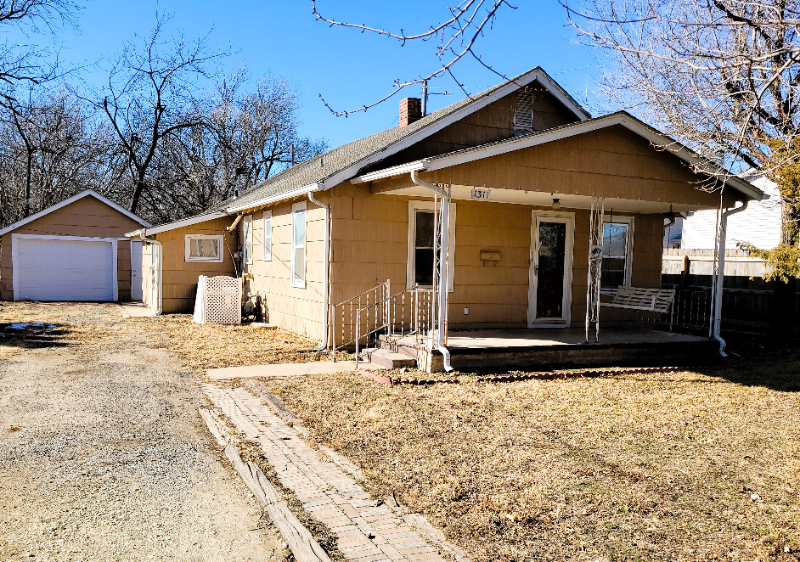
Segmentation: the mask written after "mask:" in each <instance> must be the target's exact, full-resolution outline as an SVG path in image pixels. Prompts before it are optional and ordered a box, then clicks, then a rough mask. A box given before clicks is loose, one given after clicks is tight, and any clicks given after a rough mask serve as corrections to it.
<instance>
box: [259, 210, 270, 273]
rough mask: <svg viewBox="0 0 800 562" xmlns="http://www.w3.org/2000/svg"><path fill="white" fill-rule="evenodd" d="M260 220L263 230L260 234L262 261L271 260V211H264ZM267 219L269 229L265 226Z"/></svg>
mask: <svg viewBox="0 0 800 562" xmlns="http://www.w3.org/2000/svg"><path fill="white" fill-rule="evenodd" d="M261 221H262V225H263V227H264V232H263V233H262V235H261V239H262V240H261V243H262V250H261V252H262V259H263V260H264V261H272V211H264V215H263V217H262V219H261ZM268 221H269V229H268V228H267V224H268ZM267 240H269V247H267Z"/></svg>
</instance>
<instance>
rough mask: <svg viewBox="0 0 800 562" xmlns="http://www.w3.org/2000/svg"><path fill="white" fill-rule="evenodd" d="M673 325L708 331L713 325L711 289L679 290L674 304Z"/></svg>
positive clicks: (676, 292)
mask: <svg viewBox="0 0 800 562" xmlns="http://www.w3.org/2000/svg"><path fill="white" fill-rule="evenodd" d="M672 306H673V311H674V317H673V321H672V325H673V326H675V327H677V328H687V329H691V330H700V329H704V330H707V329H708V328H709V326H710V324H711V288H710V287H709V288H708V289H678V290H676V291H675V300H674V301H673V303H672Z"/></svg>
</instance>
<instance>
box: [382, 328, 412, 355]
mask: <svg viewBox="0 0 800 562" xmlns="http://www.w3.org/2000/svg"><path fill="white" fill-rule="evenodd" d="M378 342H379V343H378V345H380V346H381V348H382V349H388V350H389V351H394V352H395V353H401V354H403V355H405V356H407V357H411V358H412V359H415V360H416V359H417V348H416V347H415V346H414V345H408V344H405V343H403V342H401V341H400V340H399V339H398V338H397V337H396V336H395V337H391V336H387V335H386V334H381V335H379V336H378Z"/></svg>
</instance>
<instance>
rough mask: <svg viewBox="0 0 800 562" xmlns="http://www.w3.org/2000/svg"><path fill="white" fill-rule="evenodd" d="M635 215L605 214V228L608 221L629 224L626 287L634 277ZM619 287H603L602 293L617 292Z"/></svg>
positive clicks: (626, 253)
mask: <svg viewBox="0 0 800 562" xmlns="http://www.w3.org/2000/svg"><path fill="white" fill-rule="evenodd" d="M633 219H634V217H631V216H616V215H615V216H613V217H612V216H611V215H603V228H605V225H606V223H620V224H627V225H628V243H627V246H626V248H625V279H624V283H623V285H624V286H625V287H630V286H631V279H632V278H633V239H634V227H633V226H634V220H633ZM616 292H617V287H601V288H600V293H601V294H607V295H608V294H611V295H613V294H616Z"/></svg>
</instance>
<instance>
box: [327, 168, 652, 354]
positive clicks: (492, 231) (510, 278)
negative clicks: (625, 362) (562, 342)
mask: <svg viewBox="0 0 800 562" xmlns="http://www.w3.org/2000/svg"><path fill="white" fill-rule="evenodd" d="M409 200H411V198H409V197H402V196H393V195H377V196H376V195H374V194H371V193H370V191H369V189H368V188H366V187H363V186H361V187H359V186H352V185H349V184H340V185H338V186H336V187H335V188H334V189H333V193H332V197H331V204H332V208H333V263H332V267H331V269H332V286H331V303H333V304H336V303H339V302H342V301H344V300H346V299H348V298H350V297H353V296H355V295H357V294H359V293H360V292H362V291H365V290H367V289H370V288H372V287H374V286H375V285H376V284H377V283H378V282H383V281H386V280H387V279H389V280H390V281H391V289H392V293H397V292H400V291H401V290H402V289H403V288H404V287H406V286H407V279H406V276H407V273H406V269H407V268H406V262H407V256H408V216H409V211H408V204H409ZM454 202H455V204H456V221H455V249H454V252H455V264H454V273H453V274H454V283H453V285H454V287H453V289H454V290H453V292H451V293H450V298H449V325H450V328H451V329H479V328H524V327H526V326H527V316H528V289H529V287H528V285H529V268H530V250H531V225H532V211H533V210H534V209H535V208H536V207H532V206H529V205H511V204H502V203H491V202H478V201H462V200H457V201H454ZM542 210H551V209H549V208H543V209H542ZM562 211H564V212H573V213H574V214H575V232H574V234H575V236H574V240H575V243H574V249H573V271H572V310H571V315H572V325H573V326H576V325H577V326H579V325H581V324H582V323H583V321H584V318H585V314H586V281H587V280H586V277H587V267H588V265H587V264H588V250H589V213H588V211H586V210H581V209H562ZM634 217H635V218H634V238H633V244H634V245H633V265H632V267H633V275H632V281H631V282H632V284H633V285H634V286H638V287H660V286H661V251H662V249H661V244H662V242H661V237H662V228H663V227H662V225H663V217H662V216H661V215H634ZM482 250H489V251H499V252H500V253H501V258H500V261H497V262H487V261H483V260H481V258H480V252H481V251H482ZM464 307H469V309H470V310H469V315H465V314H464ZM601 318H602V320H603V322H604V323H605V324H606V325H608V324H609V323H612V324H618V323H620V322H627V321H632V320H634V319H635V318H636V315H635V314H634V313H631V312H630V311H625V310H619V309H608V308H606V309H603V311H602V314H601ZM337 325H338V324H337ZM339 339H340V338H339Z"/></svg>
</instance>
